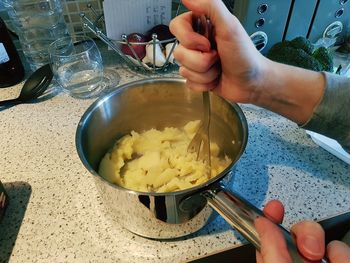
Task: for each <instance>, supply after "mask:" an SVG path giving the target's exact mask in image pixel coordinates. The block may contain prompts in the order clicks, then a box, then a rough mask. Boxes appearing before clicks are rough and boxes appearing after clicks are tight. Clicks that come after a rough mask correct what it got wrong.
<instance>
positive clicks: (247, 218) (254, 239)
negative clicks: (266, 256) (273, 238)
mask: <svg viewBox="0 0 350 263" xmlns="http://www.w3.org/2000/svg"><path fill="white" fill-rule="evenodd" d="M202 195H203V196H204V197H205V198H206V199H207V201H208V204H209V205H210V206H211V207H212V208H213V209H214V210H215V211H216V212H218V213H219V214H220V215H221V216H222V217H223V218H224V219H225V220H226V221H227V222H228V223H229V224H230V225H231V226H232V227H234V228H235V229H236V230H237V231H238V232H240V233H241V234H242V235H243V236H244V237H245V238H246V239H247V240H248V241H249V242H250V243H252V244H253V245H254V246H255V248H256V249H257V250H260V238H259V234H258V232H257V231H256V228H255V225H254V221H255V219H256V218H257V217H261V216H264V215H263V213H262V211H261V210H260V209H258V208H256V207H255V206H253V205H252V204H251V203H249V202H248V201H247V200H245V199H244V198H243V197H241V196H239V195H238V194H237V193H233V192H230V191H227V190H226V189H225V188H223V187H219V188H216V189H209V190H206V191H204V192H202ZM278 226H279V228H280V229H281V230H282V233H283V235H284V237H285V240H286V242H287V248H288V251H289V254H290V256H291V258H292V262H294V263H295V262H297V263H299V262H300V263H306V262H312V261H309V260H307V259H305V258H304V257H303V256H302V255H301V254H299V252H298V249H297V247H296V245H295V243H294V241H293V238H292V236H291V235H290V233H289V232H288V230H287V229H285V228H284V227H283V226H281V225H278ZM313 262H314V261H313ZM321 262H322V263H327V260H325V259H322V261H321Z"/></svg>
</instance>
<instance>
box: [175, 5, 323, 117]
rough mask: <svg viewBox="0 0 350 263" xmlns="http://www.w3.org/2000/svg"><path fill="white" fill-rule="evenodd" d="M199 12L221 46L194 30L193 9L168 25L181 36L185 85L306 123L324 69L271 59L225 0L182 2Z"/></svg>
mask: <svg viewBox="0 0 350 263" xmlns="http://www.w3.org/2000/svg"><path fill="white" fill-rule="evenodd" d="M182 2H183V4H184V5H185V6H186V7H187V8H188V9H189V10H191V11H192V12H194V13H195V14H196V15H206V16H207V17H208V18H209V19H210V20H211V22H212V24H213V27H214V39H215V42H216V48H217V50H212V49H211V46H210V42H209V40H208V39H206V38H205V37H204V36H202V35H200V34H198V33H196V32H194V31H193V28H192V12H187V13H184V14H181V15H179V16H177V17H176V18H174V19H173V20H172V21H171V23H170V30H171V32H172V33H173V34H174V35H175V36H176V38H177V39H178V40H179V43H180V44H179V45H178V46H177V48H176V49H175V50H174V57H175V59H176V60H177V61H178V62H179V63H180V64H181V65H182V66H181V67H180V70H179V73H180V75H182V76H183V77H184V78H185V79H186V85H187V86H188V87H189V88H191V89H193V90H198V91H207V90H211V91H212V92H214V93H216V94H217V95H219V96H221V97H223V98H225V99H227V100H229V101H232V102H238V103H251V104H255V105H257V106H260V107H263V108H266V109H268V110H271V111H274V112H276V113H279V114H281V115H283V116H285V117H287V118H288V119H290V120H292V121H294V122H296V123H298V124H303V123H305V122H306V121H308V120H309V118H310V116H312V113H313V111H314V108H315V107H316V105H318V103H319V102H320V100H321V98H322V96H323V93H324V87H325V79H324V77H323V75H322V74H321V73H320V72H314V71H310V70H305V69H302V68H298V67H292V66H289V65H285V64H280V63H277V62H273V61H271V60H269V59H267V58H266V57H264V56H263V55H262V54H261V53H260V52H259V51H258V50H257V49H256V48H255V46H254V44H253V42H252V41H251V39H250V37H249V36H248V34H247V33H246V31H245V29H244V28H243V26H242V25H241V24H240V22H239V21H238V19H237V18H236V17H235V16H234V15H232V14H231V13H230V12H229V11H228V9H227V8H226V6H225V5H224V4H223V2H222V1H221V0H196V1H191V0H182Z"/></svg>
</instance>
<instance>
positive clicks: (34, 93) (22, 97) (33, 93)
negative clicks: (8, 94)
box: [0, 64, 53, 106]
mask: <svg viewBox="0 0 350 263" xmlns="http://www.w3.org/2000/svg"><path fill="white" fill-rule="evenodd" d="M52 78H53V74H52V70H51V67H50V64H46V65H44V66H42V67H40V68H38V69H37V70H36V71H35V72H34V73H33V74H32V75H30V76H29V78H28V79H27V80H26V81H25V83H24V85H23V87H22V90H21V92H20V94H19V96H18V97H17V98H15V99H9V100H4V101H0V106H14V105H16V104H20V103H26V102H28V101H31V100H33V99H36V98H38V97H39V96H40V95H42V94H43V93H44V92H45V90H46V89H47V87H48V86H49V84H50V83H51V80H52Z"/></svg>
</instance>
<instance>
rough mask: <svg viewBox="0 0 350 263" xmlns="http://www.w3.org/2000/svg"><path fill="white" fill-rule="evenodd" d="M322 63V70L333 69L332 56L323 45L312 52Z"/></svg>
mask: <svg viewBox="0 0 350 263" xmlns="http://www.w3.org/2000/svg"><path fill="white" fill-rule="evenodd" d="M312 56H313V57H314V58H316V59H317V60H318V61H319V62H320V63H321V65H322V70H324V71H332V70H333V57H332V55H331V54H330V52H329V51H328V49H327V48H325V47H320V48H318V49H316V50H315V52H314V53H313V54H312Z"/></svg>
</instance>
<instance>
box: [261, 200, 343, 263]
mask: <svg viewBox="0 0 350 263" xmlns="http://www.w3.org/2000/svg"><path fill="white" fill-rule="evenodd" d="M263 212H264V214H265V216H266V217H267V218H269V219H270V220H271V221H272V222H275V223H277V224H279V223H281V222H282V220H283V216H284V208H283V205H282V204H281V202H279V201H277V200H273V201H270V202H268V203H267V204H266V206H265V208H264V211H263ZM270 220H267V219H266V218H263V217H260V218H258V219H256V221H255V226H256V229H257V231H258V233H259V236H260V239H261V250H260V252H257V255H256V261H257V262H258V263H263V262H265V263H283V262H292V261H291V258H290V256H289V254H288V251H287V247H286V242H285V240H284V238H283V235H282V233H281V231H280V230H279V229H278V227H277V226H276V225H275V224H273V223H272V222H271V221H270ZM291 234H292V235H293V237H294V238H295V240H296V244H297V247H298V250H299V251H300V253H301V254H302V255H303V256H304V257H305V258H307V259H309V260H310V261H317V260H321V259H322V257H324V254H325V250H326V249H325V237H324V231H323V229H322V227H321V226H320V225H319V224H317V223H316V222H311V221H302V222H300V223H298V224H296V225H294V226H293V227H292V228H291ZM327 257H328V258H329V260H330V262H331V263H346V262H349V259H350V248H349V246H348V245H346V244H345V243H343V242H340V241H332V242H330V243H329V244H328V246H327Z"/></svg>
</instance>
